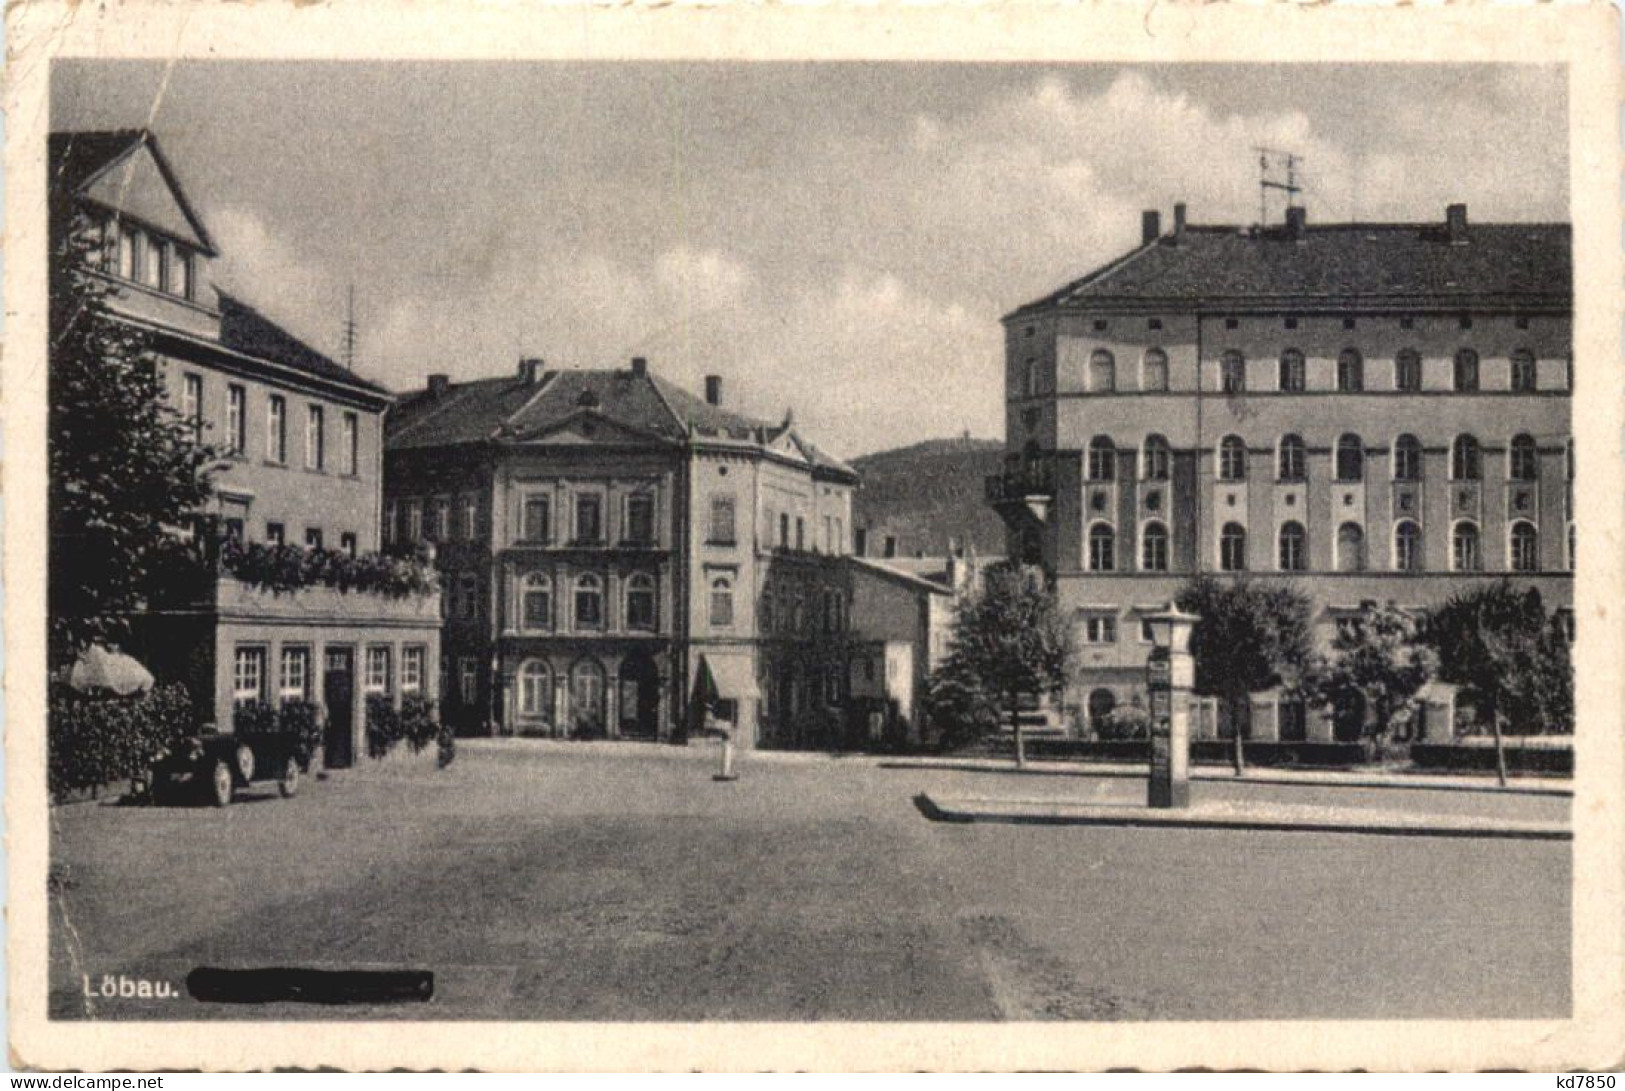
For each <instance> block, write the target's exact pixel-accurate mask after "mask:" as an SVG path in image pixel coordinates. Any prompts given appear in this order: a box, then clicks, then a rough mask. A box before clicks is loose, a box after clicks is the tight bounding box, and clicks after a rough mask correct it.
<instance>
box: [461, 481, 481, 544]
mask: <svg viewBox="0 0 1625 1091" xmlns="http://www.w3.org/2000/svg"><path fill="white" fill-rule="evenodd" d="M479 526H480V498H479V497H477V496H475V495H473V494H472V493H471V494H469V495H468V496H465V497H463V525H462V528H461V530H462V537H463V540H464V541H469V542H472V541H473V540H474V539H475V538H477V537H478V536H479Z"/></svg>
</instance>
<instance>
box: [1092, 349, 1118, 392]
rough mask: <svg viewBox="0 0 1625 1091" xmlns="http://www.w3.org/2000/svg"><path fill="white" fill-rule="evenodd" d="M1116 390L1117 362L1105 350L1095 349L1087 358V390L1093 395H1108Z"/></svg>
mask: <svg viewBox="0 0 1625 1091" xmlns="http://www.w3.org/2000/svg"><path fill="white" fill-rule="evenodd" d="M1116 389H1117V360H1116V358H1115V357H1113V356H1112V354H1111V353H1109V352H1107V351H1106V350H1105V349H1096V350H1095V351H1094V352H1093V353H1092V354H1091V355H1090V356H1089V390H1090V391H1091V392H1092V393H1095V394H1109V393H1111V392H1112V391H1113V390H1116Z"/></svg>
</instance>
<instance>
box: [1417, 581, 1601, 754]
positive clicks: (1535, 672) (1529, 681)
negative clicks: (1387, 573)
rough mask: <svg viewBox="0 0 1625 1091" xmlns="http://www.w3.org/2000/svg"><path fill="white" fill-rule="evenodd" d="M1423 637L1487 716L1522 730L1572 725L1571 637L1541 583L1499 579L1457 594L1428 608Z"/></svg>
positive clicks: (1445, 673)
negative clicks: (1549, 611)
mask: <svg viewBox="0 0 1625 1091" xmlns="http://www.w3.org/2000/svg"><path fill="white" fill-rule="evenodd" d="M1422 639H1423V640H1424V641H1425V642H1426V643H1427V644H1428V645H1429V646H1431V647H1432V648H1433V649H1434V650H1435V651H1436V652H1437V653H1438V656H1439V677H1440V678H1441V679H1443V680H1444V681H1446V682H1450V683H1452V684H1454V685H1457V686H1460V687H1462V689H1464V690H1465V691H1467V693H1468V695H1469V696H1470V697H1471V698H1472V699H1473V700H1474V702H1475V703H1476V706H1477V708H1478V710H1479V712H1480V713H1481V714H1482V718H1483V719H1484V720H1487V721H1488V722H1490V723H1492V724H1499V723H1505V724H1508V725H1510V727H1511V728H1512V730H1513V732H1514V733H1516V734H1539V733H1540V732H1542V731H1550V732H1553V733H1556V734H1568V733H1570V732H1572V731H1573V730H1574V676H1573V669H1572V666H1571V664H1570V661H1569V642H1568V635H1567V633H1565V632H1564V630H1563V627H1562V626H1561V624H1559V623H1558V621H1557V619H1556V618H1555V617H1553V616H1550V615H1548V614H1547V613H1546V609H1545V604H1544V603H1543V602H1542V601H1541V597H1540V592H1539V591H1538V590H1536V589H1535V588H1533V587H1531V588H1528V589H1526V590H1522V591H1520V590H1519V589H1518V588H1517V587H1515V586H1514V585H1513V584H1512V583H1511V582H1510V581H1508V580H1501V581H1499V582H1497V583H1494V584H1490V585H1488V586H1484V587H1476V588H1472V589H1471V590H1467V591H1461V592H1458V593H1457V594H1455V595H1452V596H1451V597H1450V598H1449V599H1448V600H1446V601H1445V602H1444V603H1443V604H1441V605H1440V606H1438V607H1436V608H1434V609H1433V610H1432V611H1430V612H1429V613H1428V615H1427V618H1426V621H1425V623H1424V624H1423V626H1422Z"/></svg>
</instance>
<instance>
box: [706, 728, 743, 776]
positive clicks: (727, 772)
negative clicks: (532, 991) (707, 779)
mask: <svg viewBox="0 0 1625 1091" xmlns="http://www.w3.org/2000/svg"><path fill="white" fill-rule="evenodd" d="M720 734H721V735H722V771H721V772H720V773H718V774H717V775H716V776H714V777H712V778H711V779H712V780H721V781H730V780H738V779H739V777H738V776H737V775H736V774H735V773H734V740H733V734H732V733H731V732H728V731H722V732H720Z"/></svg>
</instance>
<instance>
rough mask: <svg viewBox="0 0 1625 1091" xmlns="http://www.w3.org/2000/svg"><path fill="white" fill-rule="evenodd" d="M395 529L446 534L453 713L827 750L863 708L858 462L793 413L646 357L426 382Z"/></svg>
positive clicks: (413, 407)
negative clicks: (722, 728)
mask: <svg viewBox="0 0 1625 1091" xmlns="http://www.w3.org/2000/svg"><path fill="white" fill-rule="evenodd" d="M386 448H387V451H386V457H385V497H386V510H385V518H384V525H385V530H386V534H388V535H390V536H391V538H392V540H393V541H394V542H396V543H412V542H419V541H427V542H432V543H434V544H435V546H436V550H437V556H438V559H439V565H440V568H441V573H442V583H443V586H445V587H446V588H447V589H448V594H447V598H446V604H445V605H446V619H445V630H444V647H445V662H444V671H445V674H446V686H445V688H446V693H447V697H448V699H447V701H446V702H445V706H444V707H445V710H446V713H447V715H448V717H450V718H451V719H453V720H454V721H455V722H457V723H458V724H459V725H460V727H461V728H462V729H463V730H464V731H466V732H472V733H485V732H500V733H503V734H522V735H540V736H558V737H604V736H607V737H617V738H642V739H671V738H680V737H682V736H683V735H684V734H685V733H687V732H691V731H694V730H697V729H698V728H699V727H700V726H701V724H700V720H701V716H700V711H699V710H700V707H701V706H702V705H703V704H705V703H707V702H714V709H713V718H714V719H715V720H720V721H723V722H726V723H727V724H729V725H731V728H732V730H733V732H734V734H735V737H736V738H737V739H738V740H739V741H740V742H742V743H743V744H745V745H751V744H762V745H780V746H793V745H809V744H815V743H819V742H822V741H825V739H826V738H828V737H832V734H833V733H834V732H836V731H837V730H838V727H839V716H840V709H841V706H842V705H843V703H844V673H845V660H844V644H845V632H846V616H847V605H848V594H849V591H848V580H847V577H846V570H845V568H844V567H843V566H842V565H841V564H840V563H839V561H838V560H837V558H838V557H839V556H841V555H842V554H844V553H846V552H847V547H846V542H847V536H848V534H849V531H850V527H851V518H852V515H851V512H852V491H853V489H855V488H856V487H857V484H858V480H857V475H856V474H854V473H853V471H852V470H851V469H850V468H849V467H848V466H846V465H845V464H844V463H842V462H840V461H839V460H837V459H834V458H832V457H830V456H828V455H827V454H825V453H823V452H822V451H820V450H819V449H818V448H816V447H815V446H813V445H812V444H811V443H809V442H807V441H806V440H805V439H804V438H803V437H801V436H800V435H799V433H797V431H796V430H795V428H794V427H793V424H792V422H791V420H790V419H789V418H788V417H786V419H785V420H784V421H782V422H781V423H779V424H770V423H767V422H763V421H758V420H754V419H751V418H749V417H746V416H743V415H741V414H739V413H736V412H733V411H732V410H730V409H728V408H726V407H725V406H724V404H723V398H722V380H721V379H720V378H719V377H716V376H711V377H709V378H707V380H706V390H705V397H703V398H700V397H696V396H694V395H692V394H690V393H688V392H687V391H685V390H683V389H681V388H680V387H677V386H676V385H674V384H672V383H670V382H667V381H666V380H664V379H661V378H659V377H658V376H656V375H654V374H653V373H652V372H651V371H650V370H649V367H648V364H647V362H646V361H645V360H643V359H642V358H635V359H633V360H632V361H631V363H630V365H629V366H628V367H626V368H620V369H605V370H559V369H549V368H547V367H546V366H545V365H544V364H543V362H542V361H540V360H529V359H527V360H522V361H521V362H520V364H519V367H518V369H517V371H516V373H515V374H513V375H510V376H506V377H501V378H493V379H483V380H477V381H473V382H463V383H453V382H451V381H449V379H448V378H447V377H446V376H444V375H434V376H431V377H430V378H429V382H428V384H427V386H426V387H425V388H424V389H422V390H418V391H414V392H412V393H410V394H408V395H406V396H405V397H404V398H403V399H402V402H401V404H400V405H399V407H398V408H397V410H396V412H395V413H394V414H393V415H392V417H391V419H390V427H389V433H388V437H387V441H386Z"/></svg>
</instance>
